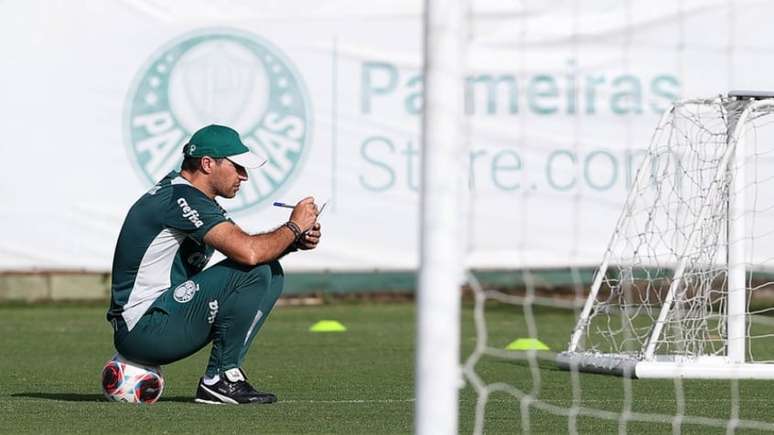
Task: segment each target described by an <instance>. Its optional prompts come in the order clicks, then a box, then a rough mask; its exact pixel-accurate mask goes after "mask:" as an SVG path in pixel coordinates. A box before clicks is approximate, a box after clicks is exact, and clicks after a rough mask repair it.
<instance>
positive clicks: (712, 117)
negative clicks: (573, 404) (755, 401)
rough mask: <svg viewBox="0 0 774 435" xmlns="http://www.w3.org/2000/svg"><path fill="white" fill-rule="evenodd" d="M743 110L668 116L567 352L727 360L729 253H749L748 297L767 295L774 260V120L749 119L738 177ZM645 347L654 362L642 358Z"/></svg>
mask: <svg viewBox="0 0 774 435" xmlns="http://www.w3.org/2000/svg"><path fill="white" fill-rule="evenodd" d="M746 104H747V103H745V102H737V101H732V100H729V99H722V98H718V99H715V100H711V101H693V102H686V103H681V104H677V105H676V106H675V107H674V109H673V110H672V111H671V112H670V113H669V114H668V115H667V116H665V118H664V120H663V121H662V123H661V124H660V125H659V127H658V128H657V130H656V133H655V135H654V137H653V141H652V143H651V146H650V148H649V149H648V153H647V155H646V157H645V160H644V163H643V166H642V167H641V168H640V174H639V176H638V183H637V184H636V185H635V186H634V187H633V189H632V191H631V192H630V194H629V199H628V200H627V203H626V206H625V208H624V211H623V213H622V216H621V218H620V220H619V223H618V225H617V227H616V228H615V231H614V235H613V239H612V241H611V243H610V245H609V248H608V251H607V253H606V258H605V262H604V263H603V265H602V267H601V268H600V270H599V271H598V273H599V274H601V276H602V280H601V283H600V285H599V288H598V292H597V293H596V294H595V295H594V297H593V301H591V303H592V305H591V306H590V307H589V308H590V309H587V310H586V311H587V313H588V314H587V316H586V317H583V318H582V319H581V321H580V322H579V323H578V325H577V328H578V330H576V335H577V336H576V337H575V338H576V340H574V341H573V343H572V346H571V349H570V350H571V351H586V352H589V353H602V354H617V355H630V356H632V357H634V358H638V359H641V358H646V357H652V356H653V355H658V354H665V355H680V356H684V357H696V356H706V355H726V349H727V344H728V343H727V335H728V331H727V330H728V325H727V316H726V313H727V310H728V270H729V265H728V252H727V251H728V249H727V247H728V246H733V245H735V244H744V245H745V259H744V263H745V264H746V265H748V267H747V269H749V270H750V272H748V274H747V279H746V281H747V283H748V284H749V289H748V290H752V289H753V288H755V289H757V291H760V292H762V291H764V289H765V288H766V287H767V278H766V275H765V271H766V270H767V269H769V268H770V266H771V265H767V264H766V263H767V261H769V260H770V259H771V258H772V257H771V249H770V248H768V246H765V245H762V244H761V242H762V241H763V239H764V238H765V237H766V236H769V237H771V232H772V231H774V226H769V224H771V223H772V217H773V216H774V214H773V213H772V207H771V205H772V200H771V198H772V197H773V196H774V183H773V182H771V181H770V180H771V177H770V176H769V175H768V174H770V172H769V171H768V170H770V169H771V163H770V161H769V160H767V159H766V158H765V156H766V155H767V154H769V153H771V152H772V149H771V148H774V145H772V144H771V143H770V142H766V141H765V140H763V137H765V136H766V135H769V136H771V137H774V134H772V132H769V131H767V130H768V129H767V128H766V125H767V124H768V123H770V122H771V118H774V117H771V116H765V115H768V114H769V113H770V110H771V108H770V107H763V108H761V110H759V111H756V112H754V113H752V114H751V116H750V118H749V122H748V123H746V124H745V125H744V126H743V127H744V130H742V131H743V132H744V134H743V135H742V136H741V137H740V138H739V139H740V147H739V148H738V152H741V153H744V156H745V158H744V159H743V160H744V163H743V164H741V165H739V167H736V165H735V164H734V159H733V153H732V152H731V151H732V149H730V148H729V145H728V144H729V143H733V140H732V141H729V140H727V138H728V137H729V135H728V131H729V130H730V129H733V128H734V127H735V120H736V119H738V118H739V116H740V114H741V110H742V109H743V108H744V107H746ZM772 130H774V129H772ZM767 148H768V149H767ZM766 169H768V170H766ZM731 174H737V177H738V178H739V180H741V181H740V184H741V186H742V187H741V191H742V192H743V193H741V195H743V196H744V199H745V204H746V206H745V208H744V213H743V218H742V219H741V220H742V221H743V223H744V224H745V227H746V228H747V231H746V232H745V237H744V238H743V239H742V240H730V241H729V240H727V234H728V222H729V192H730V183H731V177H732V175H731ZM746 174H749V176H746ZM764 174H765V175H764ZM761 175H764V176H763V178H761ZM767 226H769V227H768V228H767ZM753 241H755V243H752V242H753ZM729 243H730V245H729ZM754 247H758V249H757V250H755V249H753V248H754ZM753 272H755V273H753ZM595 290H596V289H592V291H595ZM748 299H749V301H750V302H751V303H754V298H748ZM753 307H754V308H756V307H755V306H754V305H753ZM762 310H765V308H763V309H762ZM754 311H756V312H758V313H760V311H761V309H755V310H754ZM748 312H749V310H748ZM748 332H749V334H748V344H749V345H748V349H749V352H748V354H749V357H750V358H748V360H749V361H748V362H751V361H756V359H755V358H754V357H753V346H751V344H753V342H755V343H754V344H756V345H757V346H756V347H757V348H761V347H763V346H762V344H763V343H761V341H760V340H758V339H761V338H764V336H762V335H755V333H754V332H753V331H752V330H750V329H748ZM649 345H650V346H651V349H652V354H653V355H645V354H646V353H647V350H648V346H649ZM766 358H770V356H769V357H766Z"/></svg>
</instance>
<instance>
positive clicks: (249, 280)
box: [114, 260, 283, 376]
mask: <svg viewBox="0 0 774 435" xmlns="http://www.w3.org/2000/svg"><path fill="white" fill-rule="evenodd" d="M282 285H283V272H282V267H281V266H280V264H279V262H277V261H273V262H270V263H266V264H260V265H257V266H254V267H249V266H244V265H240V264H238V263H236V262H233V261H231V260H224V261H221V262H220V263H218V264H216V265H214V266H212V267H210V268H208V269H205V270H203V271H202V272H200V273H198V274H196V275H194V276H193V277H192V278H191V279H190V280H189V281H186V282H184V283H177V285H173V286H172V287H171V288H170V289H169V290H167V291H166V292H164V294H163V295H161V296H160V297H159V298H158V299H156V301H155V302H154V303H153V305H151V306H150V308H149V309H148V311H147V312H146V313H145V314H144V315H143V317H142V318H141V319H140V321H139V322H138V323H137V324H136V325H135V326H134V328H132V330H131V331H126V330H125V329H124V330H123V331H122V330H121V328H119V329H118V330H117V331H116V334H115V336H114V343H115V346H116V350H118V352H119V353H120V354H121V355H123V356H124V357H126V358H128V359H129V360H131V361H135V362H138V363H143V364H149V365H164V364H169V363H171V362H174V361H178V360H180V359H183V358H185V357H187V356H189V355H191V354H193V353H195V352H197V351H198V350H200V349H201V348H203V347H204V346H206V345H207V344H208V343H209V342H210V341H211V342H212V352H211V354H210V360H209V363H208V364H207V372H206V374H207V375H209V376H214V375H216V374H218V373H222V372H224V371H225V370H228V369H232V368H235V367H240V366H241V365H242V361H243V360H244V358H245V354H246V353H247V350H248V349H249V348H250V345H251V344H252V342H253V339H254V338H255V335H256V334H257V333H258V330H259V329H261V326H262V325H263V322H265V321H266V318H267V317H268V315H269V313H270V312H271V310H272V308H273V307H274V304H275V303H276V302H277V298H279V296H280V293H282ZM122 328H126V326H123V327H122Z"/></svg>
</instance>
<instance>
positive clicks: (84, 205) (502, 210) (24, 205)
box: [0, 0, 774, 271]
mask: <svg viewBox="0 0 774 435" xmlns="http://www.w3.org/2000/svg"><path fill="white" fill-rule="evenodd" d="M422 3H423V2H421V1H394V0H390V1H368V2H362V1H354V0H328V1H317V2H308V1H298V0H296V1H283V2H253V1H247V0H245V1H219V2H212V1H204V0H198V1H186V2H180V1H172V0H166V1H164V0H154V1H151V0H145V1H138V0H135V1H128V0H126V1H103V2H91V1H85V0H82V1H53V0H52V1H40V0H39V1H25V0H10V1H9V0H5V1H0V29H2V35H3V37H2V38H1V39H0V53H1V54H2V55H0V71H2V73H1V74H2V75H0V118H1V119H2V120H3V121H2V129H0V132H1V133H0V138H1V140H0V147H2V148H1V149H2V153H1V155H2V158H3V161H4V168H3V173H2V183H0V189H1V191H2V193H3V194H4V197H5V205H4V206H3V207H2V208H0V232H1V233H0V269H3V270H41V269H46V270H48V269H77V270H95V271H107V270H110V266H111V262H112V257H113V248H114V244H115V240H116V238H117V234H118V231H119V228H120V226H121V223H122V220H123V217H124V215H125V213H126V211H127V210H128V208H129V207H130V206H131V205H132V203H133V202H134V201H135V200H136V199H137V198H138V197H139V196H140V195H141V194H142V193H143V192H144V191H146V190H147V189H149V188H150V187H151V186H152V185H153V183H154V182H155V181H156V180H158V179H159V178H161V177H162V176H163V175H164V174H165V173H166V172H167V171H168V170H170V169H173V168H175V167H176V165H178V163H179V159H180V156H181V154H180V152H181V149H182V145H183V144H184V143H185V141H186V140H187V138H188V137H189V136H190V134H191V133H192V132H193V131H194V130H196V129H197V128H199V127H201V126H203V125H206V124H208V123H213V122H217V123H224V124H227V125H230V126H232V127H234V128H236V129H237V130H238V131H240V133H241V134H242V135H243V137H244V138H245V140H246V141H248V142H249V143H250V144H251V146H253V147H254V148H255V149H257V150H258V151H260V152H262V153H263V154H265V155H267V156H268V157H269V159H270V163H269V164H267V166H266V167H264V168H262V169H261V170H260V171H256V172H253V173H252V174H251V180H250V182H249V183H248V185H246V186H244V187H243V188H242V189H241V191H240V193H239V195H238V197H237V198H236V199H235V200H229V201H222V204H224V205H225V206H226V207H227V208H228V209H229V211H230V212H231V215H232V217H233V218H234V219H235V220H236V221H237V222H238V223H239V224H240V225H241V226H242V227H243V228H245V229H247V230H249V231H253V232H259V231H265V230H269V229H272V228H273V227H276V226H278V225H279V224H281V223H282V222H284V221H285V220H286V219H287V216H288V211H287V210H285V209H279V208H275V207H272V206H271V203H272V202H273V201H284V202H291V203H293V202H295V201H297V200H299V199H301V198H302V197H304V196H307V195H313V196H315V198H316V199H317V200H318V203H321V202H323V201H326V200H328V201H329V205H328V207H327V209H326V212H325V214H324V216H323V217H322V224H323V230H324V239H323V241H322V243H321V245H320V247H319V249H318V250H317V251H316V252H314V253H307V254H303V255H293V256H291V257H289V258H288V259H287V260H286V261H285V262H284V263H285V264H286V265H287V268H288V269H290V270H371V269H380V270H389V269H409V268H414V267H415V266H416V263H417V251H418V237H417V231H418V230H417V223H418V209H419V207H418V197H419V195H418V184H419V180H420V174H419V169H420V162H419V155H420V149H421V146H422V145H421V143H420V141H419V138H420V136H421V135H420V130H419V129H420V121H421V111H422V74H421V62H422V53H421V50H422ZM473 3H474V4H473V21H472V29H473V31H472V35H471V38H470V41H471V46H470V50H469V61H470V66H469V71H470V72H469V75H468V78H467V80H466V81H465V83H460V86H464V87H465V95H466V110H467V113H468V114H469V120H470V137H469V140H470V147H471V152H470V165H469V168H470V175H471V198H472V201H473V203H472V207H471V216H470V218H471V219H470V222H471V223H470V235H471V241H470V243H469V251H470V252H469V264H470V265H471V266H474V267H482V268H516V267H524V266H530V267H550V266H567V265H594V264H597V263H598V262H599V261H600V259H601V256H602V253H603V251H604V249H605V247H606V245H607V243H608V241H609V238H610V235H611V232H612V230H613V226H614V223H615V221H616V219H617V218H618V215H619V213H620V208H621V205H622V203H623V200H624V198H625V194H626V191H627V189H628V187H629V186H630V184H631V182H632V181H633V177H634V173H635V171H636V169H637V165H638V163H639V162H640V161H641V159H642V154H643V150H644V148H645V147H646V146H647V144H648V141H649V139H650V136H651V134H652V133H651V132H652V130H653V128H654V127H655V124H656V122H657V121H658V118H659V116H660V114H661V113H662V112H663V111H664V110H665V109H666V108H667V107H668V106H669V104H670V102H671V101H673V100H675V99H678V98H685V97H699V96H711V95H716V94H719V93H725V92H727V91H728V90H729V89H731V88H741V89H759V90H772V89H774V74H772V73H771V70H772V69H770V68H768V66H769V65H772V66H774V57H772V56H771V54H772V47H771V44H772V42H771V41H774V30H770V29H772V27H771V26H770V25H768V20H769V18H770V17H771V16H773V15H774V4H772V3H771V2H763V1H753V0H747V1H742V0H736V1H731V2H730V1H726V0H723V1H709V0H684V1H682V2H672V1H652V0H631V1H628V2H619V1H609V0H598V1H576V2H565V1H557V0H551V1H525V2H501V1H475V2H473ZM769 34H772V36H773V38H769V37H768V35H769Z"/></svg>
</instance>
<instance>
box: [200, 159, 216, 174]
mask: <svg viewBox="0 0 774 435" xmlns="http://www.w3.org/2000/svg"><path fill="white" fill-rule="evenodd" d="M214 164H215V159H213V158H212V157H209V156H204V157H202V159H201V160H200V161H199V167H200V168H201V170H202V172H204V173H205V174H211V173H212V166H213V165H214Z"/></svg>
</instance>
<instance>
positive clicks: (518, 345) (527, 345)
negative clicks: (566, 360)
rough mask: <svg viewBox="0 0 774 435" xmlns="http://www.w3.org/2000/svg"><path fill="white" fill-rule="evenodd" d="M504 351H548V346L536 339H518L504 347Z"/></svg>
mask: <svg viewBox="0 0 774 435" xmlns="http://www.w3.org/2000/svg"><path fill="white" fill-rule="evenodd" d="M505 349H506V350H550V349H549V348H548V346H546V345H545V343H543V342H542V341H540V340H538V339H537V338H519V339H516V340H514V341H512V342H511V344H509V345H508V346H505Z"/></svg>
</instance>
